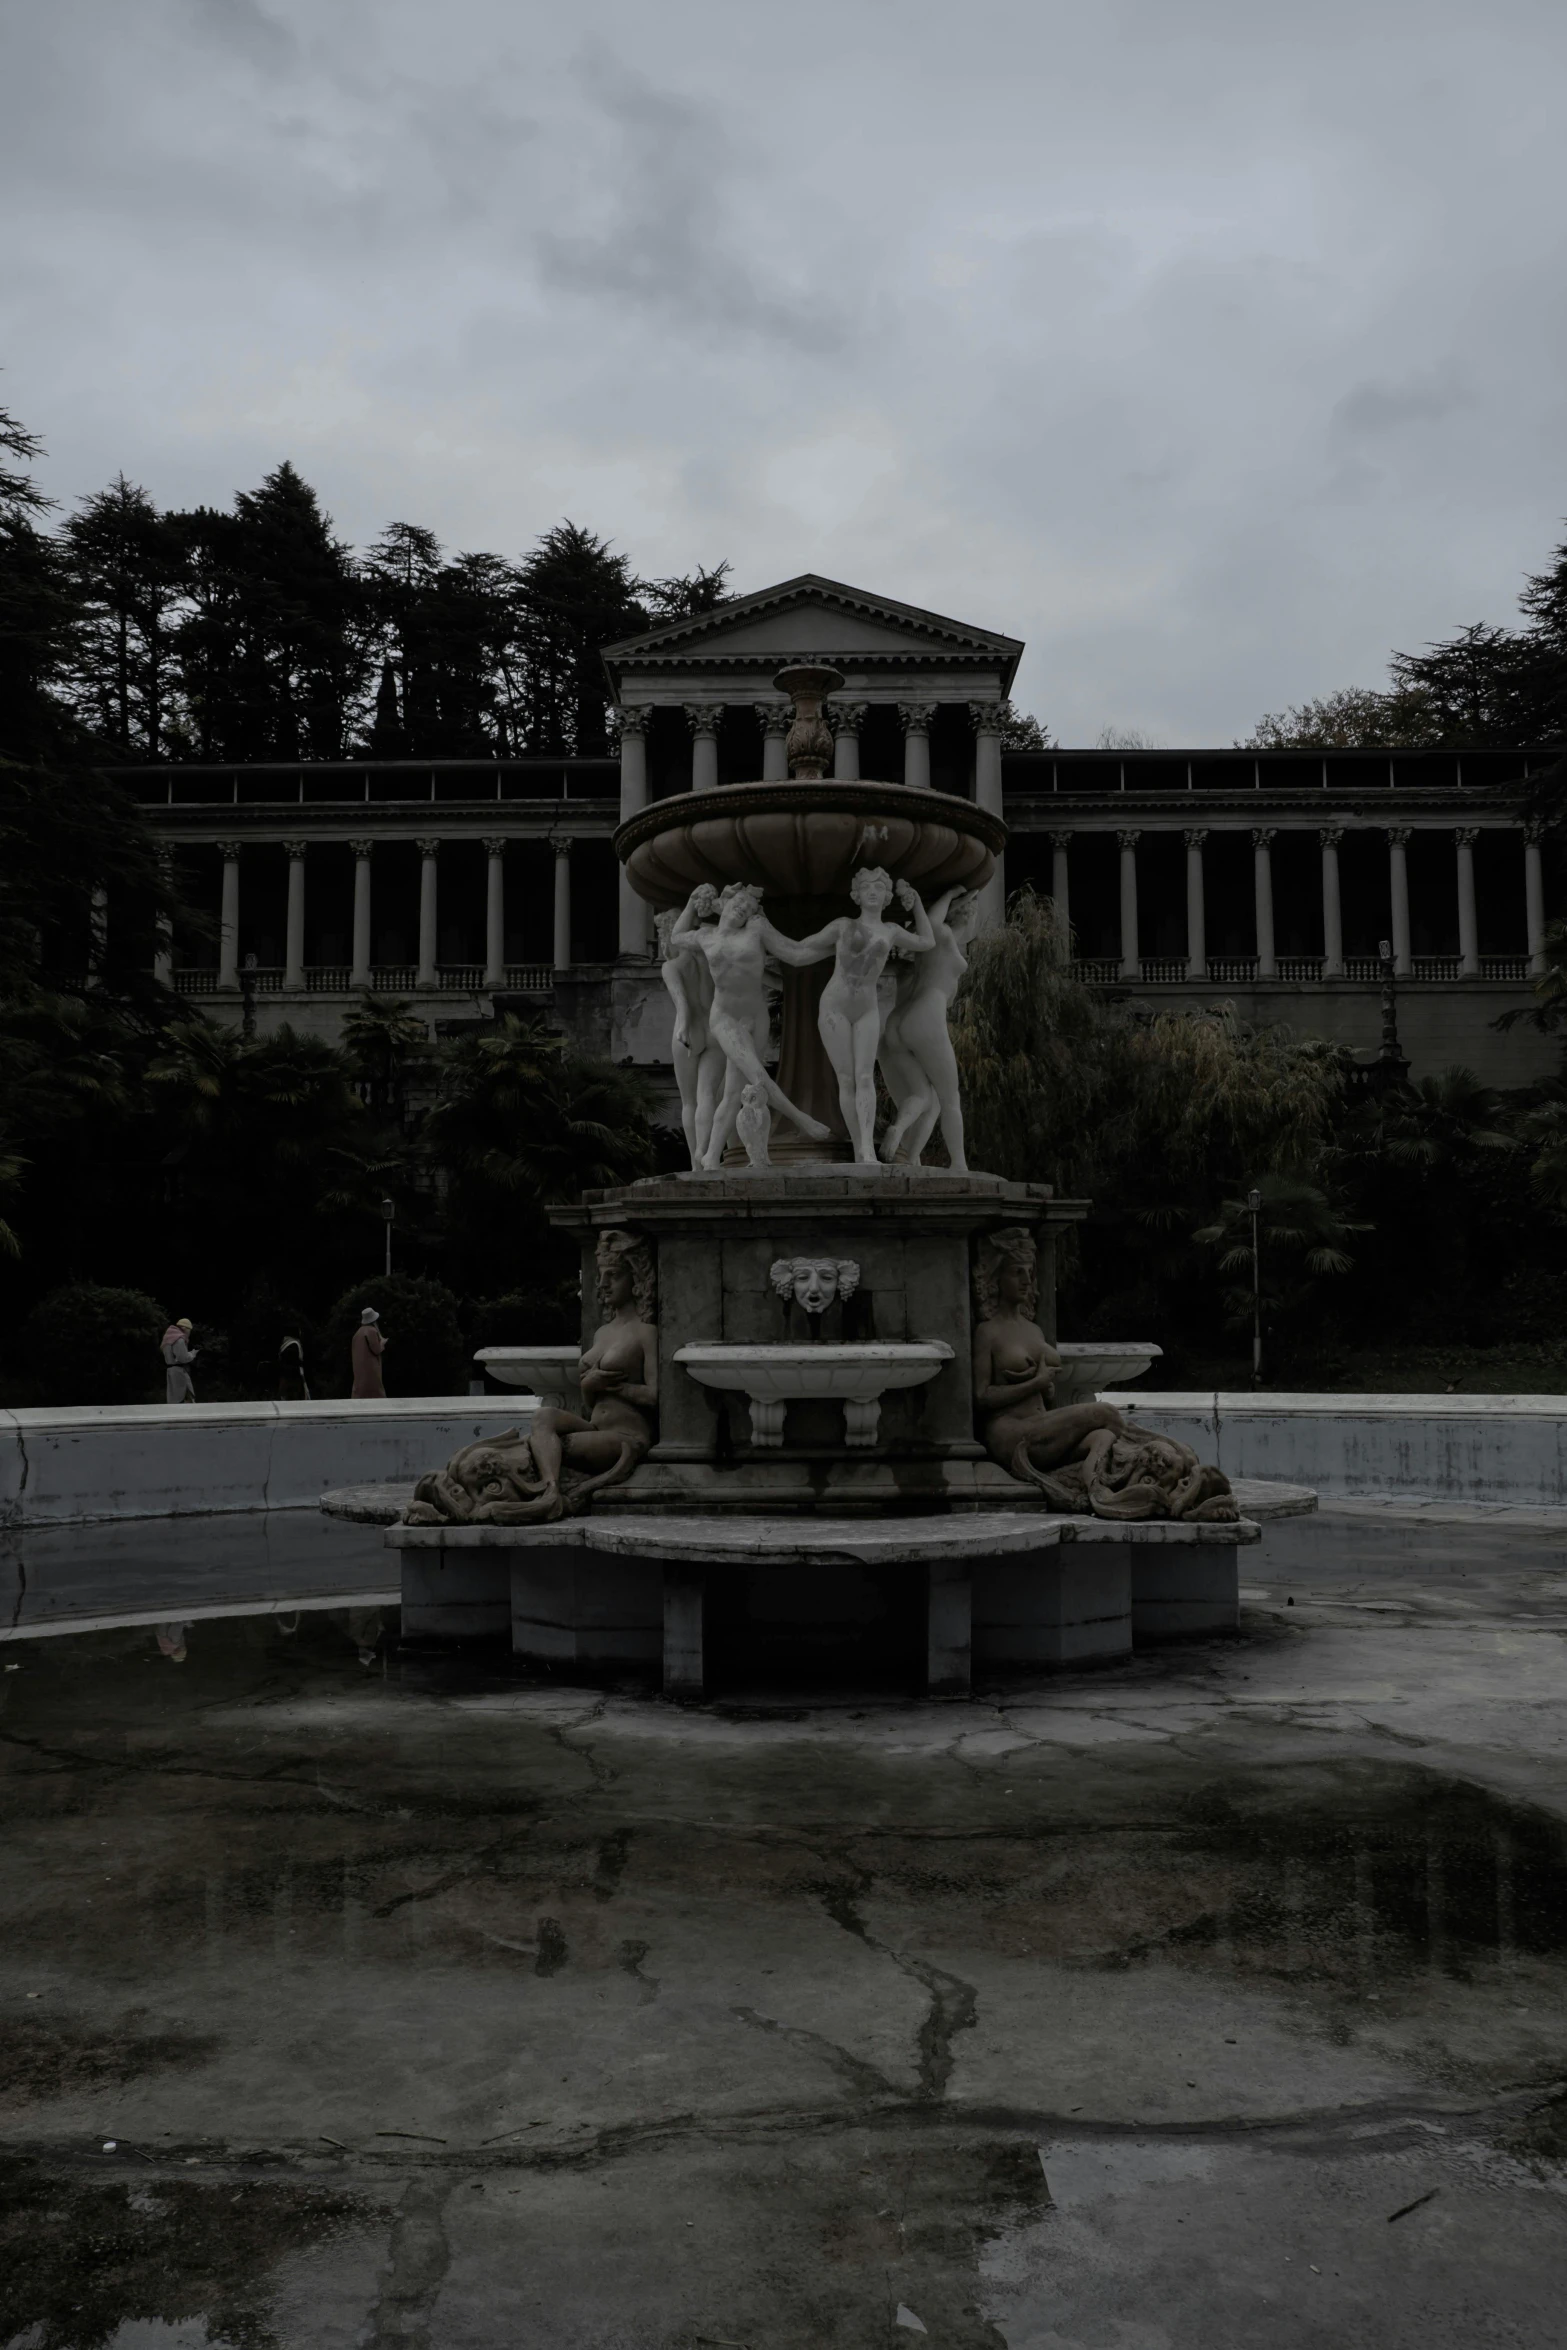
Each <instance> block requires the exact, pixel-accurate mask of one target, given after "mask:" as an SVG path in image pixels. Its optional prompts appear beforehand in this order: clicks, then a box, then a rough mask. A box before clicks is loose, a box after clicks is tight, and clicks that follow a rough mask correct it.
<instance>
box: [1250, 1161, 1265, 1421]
mask: <svg viewBox="0 0 1567 2350" xmlns="http://www.w3.org/2000/svg"><path fill="white" fill-rule="evenodd" d="M1246 1207H1247V1211H1248V1213H1249V1214H1250V1217H1251V1383H1252V1385H1253V1387H1260V1386H1261V1385H1262V1250H1261V1247H1260V1245H1259V1239H1258V1234H1259V1229H1260V1224H1261V1217H1262V1194H1261V1192H1260V1191H1248V1192H1247V1194H1246Z"/></svg>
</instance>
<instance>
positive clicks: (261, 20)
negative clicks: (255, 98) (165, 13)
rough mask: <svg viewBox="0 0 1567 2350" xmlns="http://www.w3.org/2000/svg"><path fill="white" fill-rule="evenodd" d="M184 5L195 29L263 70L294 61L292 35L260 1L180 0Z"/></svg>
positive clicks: (278, 70)
mask: <svg viewBox="0 0 1567 2350" xmlns="http://www.w3.org/2000/svg"><path fill="white" fill-rule="evenodd" d="M184 8H185V13H186V14H187V16H188V17H189V18H190V20H191V22H192V24H193V25H194V27H195V28H196V30H197V31H198V32H200V33H204V34H205V35H206V36H207V37H208V38H209V39H210V40H212V41H213V42H215V43H216V44H217V45H218V46H219V47H222V48H226V49H232V50H234V51H235V52H236V53H237V54H238V55H239V56H241V57H243V58H244V59H245V60H246V61H247V62H248V63H249V64H251V65H256V66H260V67H261V68H262V70H263V71H264V72H267V73H283V72H286V71H287V70H288V69H289V68H290V67H291V66H293V65H294V64H295V63H296V62H297V60H298V56H299V45H298V43H297V41H296V40H295V38H294V35H293V34H292V33H291V32H290V31H289V30H288V29H287V27H286V26H284V25H281V24H279V22H278V20H277V18H276V17H275V16H269V15H268V13H267V11H266V10H265V9H264V8H263V7H262V6H261V0H184Z"/></svg>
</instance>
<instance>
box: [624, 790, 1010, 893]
mask: <svg viewBox="0 0 1567 2350" xmlns="http://www.w3.org/2000/svg"><path fill="white" fill-rule="evenodd" d="M1005 842H1006V826H1005V825H1004V824H1003V823H1002V822H1001V820H1000V819H999V817H995V816H992V815H990V814H988V813H987V812H986V810H984V809H983V808H978V807H976V806H975V805H974V804H973V802H972V801H969V800H959V799H954V798H953V797H952V796H951V795H950V794H948V793H946V792H934V791H927V790H924V789H922V788H921V787H919V786H914V785H907V784H901V783H868V782H867V783H860V782H850V781H847V780H839V779H835V778H833V777H831V776H823V777H822V778H820V779H819V780H810V781H801V782H796V783H737V784H729V785H727V786H725V787H724V788H723V789H722V790H720V791H704V792H682V793H680V794H679V795H678V796H676V797H674V798H671V799H666V800H655V801H654V802H653V803H652V805H651V806H650V807H647V808H644V809H643V810H642V811H641V812H640V813H639V814H638V815H636V816H633V817H631V818H630V820H629V821H628V822H627V823H625V824H623V825H622V826H621V828H620V830H619V831H618V832H617V833H616V835H615V852H616V854H617V856H619V858H620V859H621V861H622V862H623V864H624V865H625V868H626V871H627V873H628V875H629V876H630V879H631V886H632V888H633V889H634V890H635V891H636V892H637V894H638V896H639V897H643V898H646V899H647V900H648V901H649V902H650V903H651V904H652V905H655V906H683V905H684V904H685V902H686V900H687V898H688V897H689V896H690V895H691V892H692V891H693V890H694V889H695V888H696V886H697V884H698V882H701V881H710V882H712V883H713V884H714V885H715V887H717V888H719V889H721V888H722V887H723V886H724V884H725V883H726V882H730V881H754V882H756V883H757V884H758V886H760V887H762V888H765V890H766V891H767V894H768V896H769V898H816V899H820V898H844V897H846V896H847V894H848V888H849V882H850V879H851V877H852V876H853V875H854V874H855V873H856V872H857V871H858V870H859V869H860V868H861V867H862V866H866V865H880V866H883V867H885V869H886V871H887V872H889V873H890V874H891V875H892V877H893V879H894V880H895V881H900V880H902V881H911V882H913V884H914V886H915V887H916V889H918V891H919V892H920V895H921V896H922V897H925V898H930V897H933V896H935V895H937V894H938V893H939V892H940V891H942V890H946V889H952V888H954V887H957V886H959V885H961V886H962V887H963V888H965V889H978V888H980V887H981V886H982V885H983V884H984V883H985V882H987V881H988V880H989V879H990V876H991V874H992V873H993V872H994V871H995V863H996V858H997V856H998V855H999V853H1000V851H1001V849H1002V848H1003V846H1004V845H1005Z"/></svg>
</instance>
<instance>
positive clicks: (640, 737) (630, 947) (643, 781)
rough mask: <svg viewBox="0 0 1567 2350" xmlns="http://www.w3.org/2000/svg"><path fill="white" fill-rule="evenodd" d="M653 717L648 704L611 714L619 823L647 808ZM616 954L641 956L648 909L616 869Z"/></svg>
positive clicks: (624, 707)
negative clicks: (615, 731) (617, 749)
mask: <svg viewBox="0 0 1567 2350" xmlns="http://www.w3.org/2000/svg"><path fill="white" fill-rule="evenodd" d="M652 715H653V706H652V704H651V703H650V702H639V703H625V704H623V705H622V706H621V708H620V709H619V710H617V711H616V712H615V723H616V725H617V727H618V728H619V731H620V821H621V823H622V824H627V823H629V822H630V820H631V818H632V817H633V816H639V815H640V814H641V813H642V810H643V809H644V808H645V807H646V806H647V730H648V721H649V719H650V718H651V717H652ZM619 887H620V952H621V953H622V954H623V955H645V954H646V953H647V951H648V918H649V917H648V906H647V902H646V900H645V899H643V898H639V897H638V896H637V893H636V891H635V890H634V889H633V888H632V886H631V880H630V876H629V875H628V874H627V872H626V868H625V866H624V865H622V866H621V868H620V883H619Z"/></svg>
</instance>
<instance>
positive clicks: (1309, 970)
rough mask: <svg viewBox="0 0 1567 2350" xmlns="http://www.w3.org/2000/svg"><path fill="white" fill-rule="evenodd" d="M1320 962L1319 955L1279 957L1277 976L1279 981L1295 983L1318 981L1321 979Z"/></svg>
mask: <svg viewBox="0 0 1567 2350" xmlns="http://www.w3.org/2000/svg"><path fill="white" fill-rule="evenodd" d="M1322 960H1323V959H1322V957H1321V956H1320V955H1280V957H1279V961H1278V976H1279V977H1280V979H1293V980H1297V981H1298V980H1302V979H1308V980H1309V979H1320V978H1321V977H1322Z"/></svg>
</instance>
